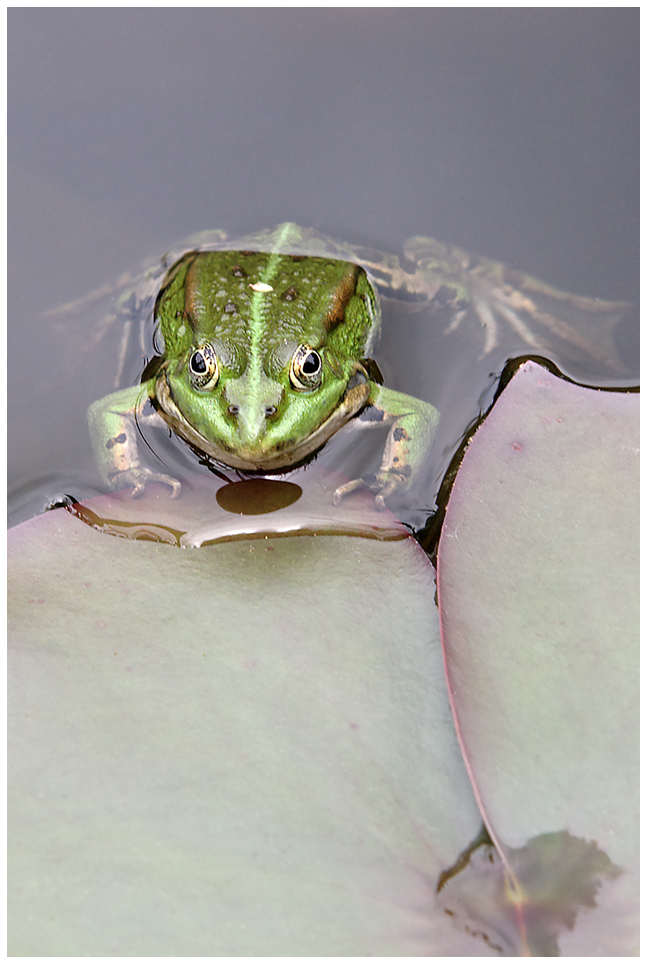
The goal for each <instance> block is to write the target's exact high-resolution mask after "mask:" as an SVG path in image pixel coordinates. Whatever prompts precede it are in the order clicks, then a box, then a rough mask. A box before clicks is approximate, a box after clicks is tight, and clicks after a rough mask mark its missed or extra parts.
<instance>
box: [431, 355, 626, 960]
mask: <svg viewBox="0 0 648 965" xmlns="http://www.w3.org/2000/svg"><path fill="white" fill-rule="evenodd" d="M638 412H639V398H638V395H637V394H634V393H625V392H603V391H597V390H593V389H586V388H582V387H580V386H577V385H574V384H571V383H569V382H566V381H564V380H562V379H559V378H556V377H554V376H553V375H551V374H550V373H549V372H547V371H546V370H545V369H544V368H542V367H540V366H538V365H536V364H534V363H526V364H525V365H523V366H522V367H521V369H520V370H519V371H518V373H517V374H516V375H515V377H514V378H513V380H512V381H511V382H510V383H509V385H508V386H507V388H506V389H505V391H504V393H503V394H502V396H501V397H500V399H499V400H498V402H497V403H496V404H495V406H494V408H493V410H492V411H491V413H490V414H489V416H488V418H487V419H486V421H485V422H484V423H483V425H482V426H481V428H480V429H479V431H478V432H477V434H476V435H475V437H474V439H473V440H472V443H471V445H470V446H469V448H468V451H467V452H466V455H465V457H464V460H463V462H462V465H461V468H460V471H459V473H458V475H457V478H456V481H455V484H454V487H453V490H452V494H451V497H450V501H449V505H448V511H447V515H446V519H445V522H444V526H443V532H442V536H441V541H440V545H439V555H438V567H439V570H438V585H439V605H440V611H441V624H442V640H443V647H444V652H445V660H446V668H447V676H448V682H449V688H450V694H451V700H452V704H453V710H454V714H455V718H456V724H457V729H458V733H459V737H460V741H461V744H462V747H463V752H464V757H465V761H466V764H467V767H468V770H469V773H470V776H471V780H472V782H473V787H474V790H475V795H476V798H477V800H478V803H479V806H480V809H481V811H482V815H483V818H484V821H485V824H486V826H487V827H488V830H489V832H490V834H491V837H492V839H493V840H494V842H495V843H496V845H497V847H498V849H499V851H500V854H501V856H502V859H503V861H504V863H505V868H506V881H507V887H508V890H509V900H510V904H511V909H512V912H511V921H510V936H514V935H515V934H517V940H516V941H517V947H518V953H520V954H529V953H531V954H536V955H547V954H550V955H551V954H563V955H588V954H589V955H629V954H636V950H637V943H638V938H637V875H638V818H637V814H638V804H637V795H638V786H639V785H638V770H637V756H638V746H637V745H638V692H637V684H638V603H639V600H638V578H637V577H638V494H639V488H638V452H639V441H638ZM532 866H534V867H536V868H539V867H542V868H543V869H544V870H543V871H542V873H541V874H539V873H536V874H535V878H534V875H533V874H531V872H530V869H531V867H532ZM532 879H533V880H532ZM511 940H512V941H514V940H515V939H514V938H513V937H512V938H511Z"/></svg>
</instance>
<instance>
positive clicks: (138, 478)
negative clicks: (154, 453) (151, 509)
mask: <svg viewBox="0 0 648 965" xmlns="http://www.w3.org/2000/svg"><path fill="white" fill-rule="evenodd" d="M154 482H159V483H163V484H164V485H165V486H169V487H170V488H171V499H177V498H178V496H179V495H180V490H181V488H182V486H181V484H180V483H179V482H178V480H177V479H174V478H173V476H167V475H166V473H163V472H153V470H152V469H146V468H145V467H142V466H138V467H137V468H135V469H129V470H126V471H125V472H120V473H116V474H115V475H114V476H113V477H112V479H111V483H112V488H113V489H119V488H121V487H122V486H123V487H131V493H130V498H131V499H139V497H140V496H141V495H142V493H143V492H144V490H145V489H146V487H147V486H148V484H149V483H154Z"/></svg>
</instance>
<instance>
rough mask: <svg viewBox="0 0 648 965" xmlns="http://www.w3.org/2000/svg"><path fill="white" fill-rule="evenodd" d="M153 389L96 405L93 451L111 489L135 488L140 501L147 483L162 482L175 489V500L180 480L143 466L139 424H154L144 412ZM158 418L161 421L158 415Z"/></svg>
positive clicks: (136, 389) (124, 392)
mask: <svg viewBox="0 0 648 965" xmlns="http://www.w3.org/2000/svg"><path fill="white" fill-rule="evenodd" d="M153 386H154V382H153V380H151V381H150V382H146V383H144V385H136V386H130V387H129V388H127V389H120V390H119V391H118V392H113V393H112V394H111V395H107V396H105V397H104V398H103V399H99V400H98V401H97V402H93V403H92V405H91V406H90V408H89V409H88V426H89V428H90V437H91V439H92V448H93V451H94V455H95V460H96V463H97V467H98V469H99V472H100V473H101V478H102V479H103V481H104V483H105V484H106V485H107V486H108V487H109V488H110V489H119V488H121V487H124V488H127V487H128V486H132V487H133V492H132V494H131V495H132V496H133V497H137V496H139V495H140V494H141V493H143V492H144V487H145V486H146V484H147V483H151V482H161V483H165V484H166V485H167V486H170V487H171V489H172V490H173V491H172V493H171V496H172V498H174V499H175V497H176V496H178V495H179V494H180V483H179V482H178V480H177V479H173V478H172V477H171V476H167V475H165V474H164V473H161V472H154V470H152V469H149V468H148V467H147V466H142V465H140V460H139V450H138V446H137V431H138V430H137V425H136V420H139V421H140V422H142V421H145V422H148V421H150V418H149V417H148V416H143V415H142V409H143V407H144V405H145V404H146V402H147V401H148V399H149V398H151V397H152V395H153ZM155 418H156V420H157V419H159V418H160V417H159V416H157V414H156V415H155Z"/></svg>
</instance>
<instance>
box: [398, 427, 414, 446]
mask: <svg viewBox="0 0 648 965" xmlns="http://www.w3.org/2000/svg"><path fill="white" fill-rule="evenodd" d="M402 439H406V440H408V441H409V439H411V436H410V434H409V433H408V432H407V430H406V429H403V428H402V427H401V426H399V427H398V428H396V429H394V442H400V441H401V440H402Z"/></svg>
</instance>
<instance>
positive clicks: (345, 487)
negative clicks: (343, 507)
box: [333, 479, 366, 506]
mask: <svg viewBox="0 0 648 965" xmlns="http://www.w3.org/2000/svg"><path fill="white" fill-rule="evenodd" d="M362 486H366V482H365V480H364V479H351V480H349V482H347V483H343V484H342V485H341V486H338V488H337V489H336V490H335V492H334V493H333V505H334V506H339V505H340V503H341V502H342V500H343V499H344V497H345V496H348V495H349V493H352V492H354V491H355V490H356V489H360V488H361V487H362Z"/></svg>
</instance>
